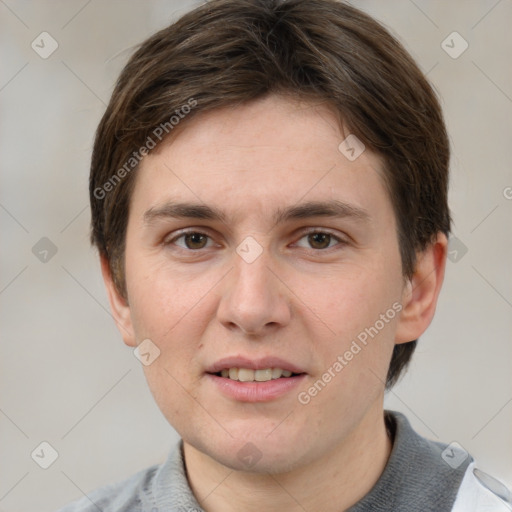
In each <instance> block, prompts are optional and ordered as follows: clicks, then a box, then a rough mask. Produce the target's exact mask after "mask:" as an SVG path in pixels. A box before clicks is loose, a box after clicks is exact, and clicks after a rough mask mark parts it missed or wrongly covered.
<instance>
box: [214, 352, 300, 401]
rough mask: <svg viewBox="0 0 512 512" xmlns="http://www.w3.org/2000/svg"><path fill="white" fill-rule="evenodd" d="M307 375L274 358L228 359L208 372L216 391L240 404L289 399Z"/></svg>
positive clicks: (218, 363)
mask: <svg viewBox="0 0 512 512" xmlns="http://www.w3.org/2000/svg"><path fill="white" fill-rule="evenodd" d="M306 375H307V373H306V372H305V371H303V370H302V369H301V368H300V367H299V366H296V365H294V364H291V363H289V362H287V361H284V360H283V359H279V358H275V357H266V358H262V359H258V360H253V359H249V358H245V357H229V358H224V359H221V360H220V361H217V362H216V363H215V364H213V365H212V366H211V367H209V368H207V369H206V376H207V377H208V378H209V380H210V381H211V382H212V383H213V384H214V385H216V389H218V390H220V391H221V393H223V394H224V395H226V396H228V397H229V398H231V399H235V400H236V401H241V402H266V401H269V400H274V399H277V398H278V397H281V396H284V395H287V394H288V393H290V392H291V391H292V390H293V389H295V388H296V387H297V386H298V385H299V384H300V382H302V381H303V380H304V379H305V378H306Z"/></svg>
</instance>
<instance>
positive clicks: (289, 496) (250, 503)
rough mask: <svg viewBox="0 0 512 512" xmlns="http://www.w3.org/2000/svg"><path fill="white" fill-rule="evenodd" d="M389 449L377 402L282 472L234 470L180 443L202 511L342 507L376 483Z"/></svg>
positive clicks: (331, 510) (334, 510) (328, 510)
mask: <svg viewBox="0 0 512 512" xmlns="http://www.w3.org/2000/svg"><path fill="white" fill-rule="evenodd" d="M391 448H392V443H391V441H390V439H389V437H388V435H387V431H386V426H385V422H384V414H383V411H382V407H381V406H380V407H379V408H378V409H377V410H376V411H375V412H372V411H368V413H367V414H366V415H365V416H364V417H363V419H362V420H361V422H360V423H359V424H358V425H357V426H356V427H355V428H354V429H353V431H352V432H351V433H350V434H349V435H348V436H347V437H346V438H345V439H343V440H341V441H340V442H339V444H338V445H336V446H334V447H333V449H332V450H330V451H329V452H328V453H326V454H323V455H322V456H321V457H319V458H317V459H316V460H314V461H313V462H312V463H310V464H308V465H307V466H305V467H304V466H302V467H298V468H296V469H294V470H292V471H289V472H287V473H277V474H270V473H265V474H259V473H249V472H244V471H235V470H232V469H230V468H228V467H226V466H224V465H222V464H220V463H218V462H217V461H215V460H214V459H212V458H211V457H209V456H208V455H205V454H204V453H202V452H200V451H198V450H196V449H195V448H194V447H193V446H191V445H190V444H188V443H186V442H184V444H183V449H184V456H185V462H186V468H187V474H188V479H189V483H190V486H191V488H192V491H193V493H194V495H195V496H196V499H197V500H198V501H199V502H200V504H201V506H202V507H203V508H204V510H205V511H206V512H221V511H222V512H235V511H236V512H237V511H240V510H244V511H247V512H260V511H261V510H265V511H267V512H274V511H276V512H277V511H281V510H287V511H291V512H296V511H297V512H299V511H301V512H303V511H304V510H322V511H325V512H339V511H340V510H346V509H347V508H349V507H351V506H352V505H354V504H355V503H357V502H358V501H359V500H360V499H361V498H362V497H363V496H365V495H366V494H367V493H368V492H369V491H370V490H371V488H372V487H373V486H374V485H375V483H376V482H377V480H378V479H379V477H380V475H381V474H382V472H383V471H384V468H385V466H386V463H387V461H388V458H389V455H390V453H391Z"/></svg>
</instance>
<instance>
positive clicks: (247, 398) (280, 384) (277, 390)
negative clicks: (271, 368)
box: [205, 366, 307, 402]
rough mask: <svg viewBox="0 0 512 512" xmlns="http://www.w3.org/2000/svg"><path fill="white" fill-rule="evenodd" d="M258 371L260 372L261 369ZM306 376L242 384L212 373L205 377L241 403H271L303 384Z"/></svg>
mask: <svg viewBox="0 0 512 512" xmlns="http://www.w3.org/2000/svg"><path fill="white" fill-rule="evenodd" d="M276 367H278V366H276ZM245 368H247V366H246V367H245ZM267 368H268V367H267ZM279 368H280V367H279ZM256 369H257V370H259V369H261V368H256ZM306 376H307V375H306V374H305V373H302V374H300V375H294V376H292V377H281V378H279V379H273V380H268V381H266V382H240V381H238V380H231V379H229V378H226V377H219V376H218V375H214V374H212V373H207V374H206V375H205V377H206V378H207V379H208V381H209V382H211V383H212V384H213V385H215V386H216V387H217V389H218V390H220V392H221V393H222V394H224V395H225V396H227V397H228V398H232V399H235V400H236V401H239V402H269V401H271V400H275V399H276V398H279V397H282V396H283V395H286V394H287V393H290V392H291V391H292V390H293V389H294V388H296V387H297V386H299V385H300V383H301V382H303V380H304V379H305V378H306Z"/></svg>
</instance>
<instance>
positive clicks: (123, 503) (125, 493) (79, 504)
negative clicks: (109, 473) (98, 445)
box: [58, 465, 160, 512]
mask: <svg viewBox="0 0 512 512" xmlns="http://www.w3.org/2000/svg"><path fill="white" fill-rule="evenodd" d="M159 467H160V466H159V465H154V466H151V467H149V468H146V469H143V470H141V471H139V472H138V473H135V474H134V475H132V476H130V477H129V478H126V479H125V480H122V481H119V482H116V483H114V484H110V485H105V486H103V487H100V488H98V489H95V490H94V491H91V492H89V493H87V495H85V496H83V497H82V498H80V499H78V500H76V501H73V502H72V503H69V504H68V505H66V506H65V507H63V508H61V509H59V510H58V512H98V510H101V511H102V512H114V511H115V512H128V511H130V512H139V511H143V510H150V508H148V505H149V506H150V505H151V504H150V503H148V502H147V501H146V499H145V497H146V496H147V493H148V490H150V488H151V486H152V482H153V480H154V478H155V474H156V473H157V471H158V469H159Z"/></svg>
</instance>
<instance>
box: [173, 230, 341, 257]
mask: <svg viewBox="0 0 512 512" xmlns="http://www.w3.org/2000/svg"><path fill="white" fill-rule="evenodd" d="M191 234H194V235H203V236H206V237H208V238H209V239H211V237H210V236H209V235H208V234H207V233H203V232H202V231H198V230H196V229H188V230H185V231H181V232H179V234H178V235H176V236H175V237H173V238H171V239H170V240H167V239H165V240H164V242H163V245H164V246H169V245H171V244H174V243H175V242H176V241H177V240H179V239H180V238H183V237H184V236H186V235H191ZM311 234H322V235H329V236H330V237H331V238H332V239H334V240H335V241H337V242H338V243H337V244H336V245H334V246H332V247H327V248H325V249H314V248H309V251H313V252H315V253H320V252H323V253H330V252H331V249H335V248H336V247H338V248H339V247H343V246H345V245H347V244H348V242H347V241H346V240H343V239H342V238H340V237H339V236H337V235H335V234H333V233H331V232H330V231H326V230H321V229H318V228H312V229H309V230H307V231H303V232H302V233H301V237H300V238H299V240H302V239H303V238H304V237H306V236H308V235H311ZM177 247H179V249H180V250H183V251H186V252H190V253H199V252H201V251H202V250H204V249H207V247H203V248H201V249H188V248H184V247H180V246H177ZM306 250H308V249H306Z"/></svg>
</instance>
